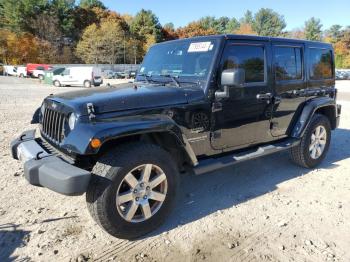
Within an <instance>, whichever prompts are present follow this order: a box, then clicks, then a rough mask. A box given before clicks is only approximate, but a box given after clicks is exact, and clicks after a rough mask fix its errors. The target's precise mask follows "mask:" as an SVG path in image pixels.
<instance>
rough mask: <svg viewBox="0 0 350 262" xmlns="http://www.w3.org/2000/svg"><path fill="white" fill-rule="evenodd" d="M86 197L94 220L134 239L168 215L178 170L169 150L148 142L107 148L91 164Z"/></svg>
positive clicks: (172, 200) (120, 236) (109, 229)
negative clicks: (91, 175)
mask: <svg viewBox="0 0 350 262" xmlns="http://www.w3.org/2000/svg"><path fill="white" fill-rule="evenodd" d="M92 173H93V174H94V175H95V176H94V179H93V181H92V182H91V183H90V185H89V188H88V191H87V194H86V200H87V205H88V209H89V211H90V214H91V215H92V217H93V218H94V220H95V221H96V222H97V223H98V224H99V225H100V226H101V227H102V228H103V229H104V230H105V231H107V232H108V233H109V234H111V235H113V236H115V237H118V238H125V239H134V238H136V237H139V236H141V235H144V234H146V233H148V232H150V231H152V230H154V229H156V228H157V227H158V226H160V225H161V224H162V223H163V222H164V221H165V219H166V217H167V216H168V215H169V213H170V211H171V208H172V205H173V203H174V199H175V194H176V189H177V185H178V171H177V168H176V165H175V162H174V161H173V159H172V157H171V156H170V155H169V153H168V152H167V151H165V150H163V149H162V148H160V147H158V146H156V145H152V144H130V145H125V146H122V147H121V148H118V149H116V150H113V151H110V152H109V153H107V154H106V155H105V156H103V157H102V158H101V159H100V160H99V161H98V162H97V164H96V165H95V167H94V168H93V171H92Z"/></svg>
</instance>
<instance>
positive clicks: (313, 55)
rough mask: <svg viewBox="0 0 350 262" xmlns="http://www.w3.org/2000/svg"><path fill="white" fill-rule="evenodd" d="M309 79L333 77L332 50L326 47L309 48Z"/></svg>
mask: <svg viewBox="0 0 350 262" xmlns="http://www.w3.org/2000/svg"><path fill="white" fill-rule="evenodd" d="M309 53H310V54H309V64H310V79H312V80H320V79H328V78H332V77H333V70H332V68H333V61H332V52H331V51H330V50H327V49H318V48H310V52H309Z"/></svg>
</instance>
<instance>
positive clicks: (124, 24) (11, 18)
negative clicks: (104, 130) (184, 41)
mask: <svg viewBox="0 0 350 262" xmlns="http://www.w3.org/2000/svg"><path fill="white" fill-rule="evenodd" d="M286 26H287V24H286V21H285V18H284V17H283V15H281V14H278V13H277V12H275V11H274V10H271V9H268V8H261V9H260V10H258V11H257V12H256V13H255V14H254V13H252V12H251V11H249V10H248V11H247V12H246V13H245V14H244V15H243V17H241V18H239V19H237V18H234V17H231V18H230V17H226V16H223V17H218V18H217V17H214V16H206V17H203V18H200V19H199V20H196V21H192V22H190V23H188V24H187V25H186V26H183V27H179V28H175V27H174V25H173V24H172V23H167V24H164V25H161V24H160V22H159V20H158V17H157V16H156V15H155V14H154V13H153V12H152V11H150V10H144V9H142V10H140V11H139V12H138V13H137V14H136V15H135V16H131V15H128V14H119V13H117V12H114V11H111V10H109V9H108V8H106V7H105V6H104V4H103V3H102V2H101V1H99V0H81V1H80V2H79V3H77V2H76V1H75V0H0V62H2V63H5V64H25V63H28V62H32V63H50V64H54V63H64V64H67V63H82V62H83V63H108V64H114V63H139V62H140V61H142V59H143V56H144V55H145V53H146V52H147V50H148V48H149V47H150V46H151V45H153V44H154V43H158V42H162V41H168V40H173V39H178V38H187V37H192V36H199V35H212V34H254V35H261V36H276V37H289V38H299V39H307V40H316V41H325V42H329V43H332V44H333V45H334V49H335V54H336V66H337V67H338V68H350V26H347V27H342V26H341V25H333V26H331V27H330V28H328V29H326V30H323V26H322V23H321V21H320V20H319V19H317V18H314V17H312V18H310V19H309V20H307V21H305V23H304V25H303V26H302V27H300V28H298V29H294V30H290V31H288V30H286Z"/></svg>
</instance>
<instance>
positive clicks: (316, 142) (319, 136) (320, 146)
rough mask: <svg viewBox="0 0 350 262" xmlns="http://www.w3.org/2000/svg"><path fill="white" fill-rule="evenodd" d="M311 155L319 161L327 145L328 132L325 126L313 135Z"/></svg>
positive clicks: (319, 127) (310, 148) (318, 127)
mask: <svg viewBox="0 0 350 262" xmlns="http://www.w3.org/2000/svg"><path fill="white" fill-rule="evenodd" d="M310 140H311V141H310V146H309V153H310V157H311V158H312V159H318V158H319V157H320V156H321V155H322V153H323V151H324V149H325V147H326V143H327V131H326V128H325V127H324V126H321V125H320V126H317V127H316V128H315V130H314V131H313V132H312V134H311V138H310Z"/></svg>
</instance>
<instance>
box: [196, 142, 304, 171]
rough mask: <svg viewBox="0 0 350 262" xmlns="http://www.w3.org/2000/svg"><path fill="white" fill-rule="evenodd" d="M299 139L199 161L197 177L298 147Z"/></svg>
mask: <svg viewBox="0 0 350 262" xmlns="http://www.w3.org/2000/svg"><path fill="white" fill-rule="evenodd" d="M299 142H300V140H299V139H287V140H283V141H282V142H278V143H275V144H271V145H264V146H259V147H256V148H253V149H249V150H247V151H244V152H240V153H234V154H231V155H225V156H223V157H218V158H209V159H205V160H201V161H199V163H198V165H197V166H195V167H194V168H193V171H194V174H195V175H201V174H204V173H208V172H211V171H214V170H217V169H220V168H224V167H228V166H231V165H234V164H237V163H240V162H243V161H246V160H251V159H254V158H258V157H261V156H266V155H269V154H273V153H276V152H279V151H283V150H286V149H289V148H291V147H293V146H296V145H297V144H298V143H299Z"/></svg>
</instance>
